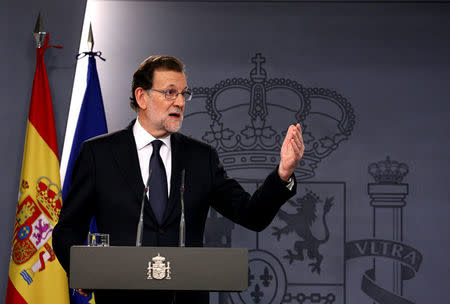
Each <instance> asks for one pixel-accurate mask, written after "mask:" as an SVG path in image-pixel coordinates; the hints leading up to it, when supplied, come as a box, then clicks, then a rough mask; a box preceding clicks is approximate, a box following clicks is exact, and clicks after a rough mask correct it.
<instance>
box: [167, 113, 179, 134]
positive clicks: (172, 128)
mask: <svg viewBox="0 0 450 304" xmlns="http://www.w3.org/2000/svg"><path fill="white" fill-rule="evenodd" d="M178 119H179V122H169V121H167V120H166V121H164V122H163V127H164V130H166V131H167V132H169V133H176V132H178V131H179V130H180V129H181V126H182V124H183V117H182V116H181V117H180V118H178Z"/></svg>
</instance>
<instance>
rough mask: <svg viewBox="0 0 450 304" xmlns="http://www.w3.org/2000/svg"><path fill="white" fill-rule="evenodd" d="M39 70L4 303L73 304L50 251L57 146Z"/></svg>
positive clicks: (57, 205)
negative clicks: (70, 302)
mask: <svg viewBox="0 0 450 304" xmlns="http://www.w3.org/2000/svg"><path fill="white" fill-rule="evenodd" d="M48 40H49V36H48V35H47V37H46V38H45V42H44V46H42V47H41V48H38V49H37V51H36V53H37V56H36V58H37V59H36V72H35V75H34V82H33V91H32V96H31V103H30V110H29V115H28V122H27V130H26V137H25V146H24V153H23V160H22V173H21V181H20V187H19V188H20V191H19V192H20V194H19V200H18V206H17V213H16V221H15V226H14V235H13V242H12V248H11V259H10V264H9V278H8V287H7V295H6V304H13V303H14V304H16V303H27V304H39V303H45V304H52V303H55V304H65V303H69V293H68V286H67V276H66V273H65V271H64V270H63V268H62V267H61V265H60V264H59V262H58V260H57V259H56V257H55V254H54V252H53V249H52V237H51V234H52V231H53V227H54V226H55V225H56V223H57V221H58V217H59V212H60V210H61V204H62V200H61V186H60V175H59V159H58V146H57V141H56V130H55V121H54V116H53V107H52V100H51V96H50V88H49V84H48V78H47V71H46V67H45V62H44V53H45V50H46V49H47V48H49V47H51V46H49V45H48Z"/></svg>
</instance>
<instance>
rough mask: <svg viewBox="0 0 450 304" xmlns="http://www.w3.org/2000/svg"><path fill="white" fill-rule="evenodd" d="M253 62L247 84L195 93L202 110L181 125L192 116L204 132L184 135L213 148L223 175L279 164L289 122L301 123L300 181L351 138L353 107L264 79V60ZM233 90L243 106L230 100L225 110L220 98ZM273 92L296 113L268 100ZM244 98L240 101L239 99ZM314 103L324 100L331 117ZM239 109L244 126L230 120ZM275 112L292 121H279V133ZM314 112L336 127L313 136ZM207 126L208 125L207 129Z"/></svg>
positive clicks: (328, 94) (237, 81) (324, 93)
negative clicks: (220, 164) (243, 119)
mask: <svg viewBox="0 0 450 304" xmlns="http://www.w3.org/2000/svg"><path fill="white" fill-rule="evenodd" d="M252 62H253V63H254V68H253V69H252V70H251V71H250V78H249V79H244V78H230V79H225V80H222V81H220V82H219V83H217V84H215V85H214V86H212V87H194V88H193V93H194V96H193V99H195V98H198V99H203V100H204V108H203V109H201V110H200V111H198V112H192V113H186V114H185V122H188V123H189V122H190V121H191V120H195V119H196V118H195V116H196V115H200V116H201V117H202V119H201V120H200V121H198V122H199V123H200V124H201V125H202V126H204V127H203V128H200V129H199V128H198V127H197V128H196V129H197V130H196V131H194V130H191V134H189V130H188V135H191V136H193V137H196V138H201V139H202V140H203V141H205V142H207V143H209V144H211V145H212V146H214V147H215V148H216V149H217V151H218V153H219V156H220V157H221V160H222V163H223V165H224V166H225V168H226V169H227V170H237V171H239V170H241V169H248V168H251V169H273V168H274V167H275V166H276V165H277V164H278V162H279V160H280V156H279V153H280V148H281V145H282V141H283V139H284V136H285V135H286V129H287V125H288V123H295V122H300V124H301V126H302V130H303V139H304V142H305V146H306V150H305V153H304V156H303V158H302V160H301V161H300V163H299V166H298V167H297V168H296V170H295V172H296V176H297V179H299V180H304V179H308V178H311V177H313V176H314V174H315V173H314V170H315V169H316V168H317V164H318V163H319V162H320V161H321V160H322V159H324V158H325V157H327V156H328V155H330V154H331V153H332V152H333V151H334V150H336V149H337V148H338V146H339V144H340V143H341V142H342V141H344V140H346V139H348V137H349V136H350V135H351V133H352V130H353V128H354V125H355V114H354V110H353V107H352V105H351V104H350V103H349V102H348V101H347V99H346V98H345V97H343V96H342V95H340V94H339V93H337V92H336V91H333V90H331V89H324V88H305V87H304V86H303V85H301V84H300V83H298V82H297V81H295V80H291V79H285V78H271V79H268V78H267V74H268V73H267V72H266V70H265V69H264V68H263V67H262V64H263V63H265V62H266V60H265V57H262V56H261V53H256V55H255V56H254V57H253V58H252ZM231 91H233V92H234V93H236V94H239V92H244V93H243V94H245V93H246V94H247V95H246V96H247V99H246V101H244V102H242V103H241V104H238V105H233V104H232V103H233V101H231V105H230V106H229V107H228V108H227V107H226V106H224V99H225V98H224V97H223V96H224V95H227V94H229V92H231ZM274 92H277V94H281V95H283V94H284V95H289V98H290V100H289V101H288V103H290V104H292V103H295V106H296V108H295V109H292V108H289V106H288V105H285V104H282V103H275V102H273V101H272V100H271V99H270V95H271V94H272V95H274V94H273V93H274ZM280 92H281V93H280ZM243 98H245V97H243ZM243 98H242V96H241V99H242V100H243ZM280 99H281V98H280ZM229 100H230V99H229ZM293 100H294V102H293ZM318 101H321V102H322V103H323V102H324V101H325V102H326V103H328V104H329V105H331V107H334V109H333V111H334V112H333V113H332V114H330V113H327V112H326V111H324V110H323V109H319V110H318V111H317V109H314V108H315V104H319V102H318ZM242 107H246V111H245V112H246V114H247V121H246V122H245V123H244V124H243V123H239V122H238V121H237V120H233V114H230V113H231V112H233V111H235V110H238V109H239V108H242ZM279 109H282V110H286V111H285V112H286V113H288V114H289V115H290V117H289V120H290V121H289V122H286V121H285V122H283V127H282V128H280V127H279V126H275V124H274V122H275V121H274V119H273V115H272V117H271V111H274V110H275V111H278V110H279ZM236 112H237V111H236ZM318 113H319V114H321V115H322V116H323V117H326V118H329V119H330V120H331V121H332V122H333V123H335V126H333V130H332V131H331V132H329V134H317V133H320V132H316V130H317V129H318V128H317V126H313V125H314V124H317V123H316V122H313V121H311V117H313V116H314V115H316V116H317V114H318ZM239 114H240V116H243V115H244V114H245V113H244V110H243V109H240V113H239ZM230 117H231V119H230ZM236 117H237V116H236ZM197 119H198V118H197ZM205 121H208V122H207V126H205ZM230 122H231V123H230ZM278 124H279V123H278ZM187 129H188V128H187ZM319 129H320V128H319ZM184 130H186V127H185V128H184ZM198 130H201V131H200V132H199V131H198ZM192 133H193V134H192ZM238 178H239V177H238ZM240 179H241V180H245V179H246V178H240Z"/></svg>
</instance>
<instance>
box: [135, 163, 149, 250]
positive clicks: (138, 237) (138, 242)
mask: <svg viewBox="0 0 450 304" xmlns="http://www.w3.org/2000/svg"><path fill="white" fill-rule="evenodd" d="M151 177H152V169H150V171H149V173H148V178H147V184H146V185H145V188H144V193H142V201H141V213H140V215H139V223H138V227H137V233H136V247H142V233H143V231H144V204H145V195H146V194H147V191H148V190H149V189H148V186H149V184H150V178H151Z"/></svg>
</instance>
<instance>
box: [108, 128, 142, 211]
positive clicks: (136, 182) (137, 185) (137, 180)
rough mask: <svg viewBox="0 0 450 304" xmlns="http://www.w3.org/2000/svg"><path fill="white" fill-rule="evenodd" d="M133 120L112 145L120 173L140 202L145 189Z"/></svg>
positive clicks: (112, 151)
mask: <svg viewBox="0 0 450 304" xmlns="http://www.w3.org/2000/svg"><path fill="white" fill-rule="evenodd" d="M133 122H134V121H133ZM133 122H132V123H131V124H130V126H128V128H127V129H126V130H124V131H123V134H122V136H121V137H117V139H116V142H115V144H114V145H113V147H111V153H112V155H113V157H114V160H115V162H116V165H117V166H118V168H119V171H120V173H121V174H122V176H123V177H124V179H125V181H126V182H127V184H128V186H129V187H130V188H131V189H132V191H133V193H134V194H135V196H136V198H137V199H138V201H139V202H140V201H141V199H142V193H143V191H144V183H143V182H142V175H141V170H140V167H139V159H138V155H137V150H136V142H135V141H134V136H133V131H132V125H133Z"/></svg>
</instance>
